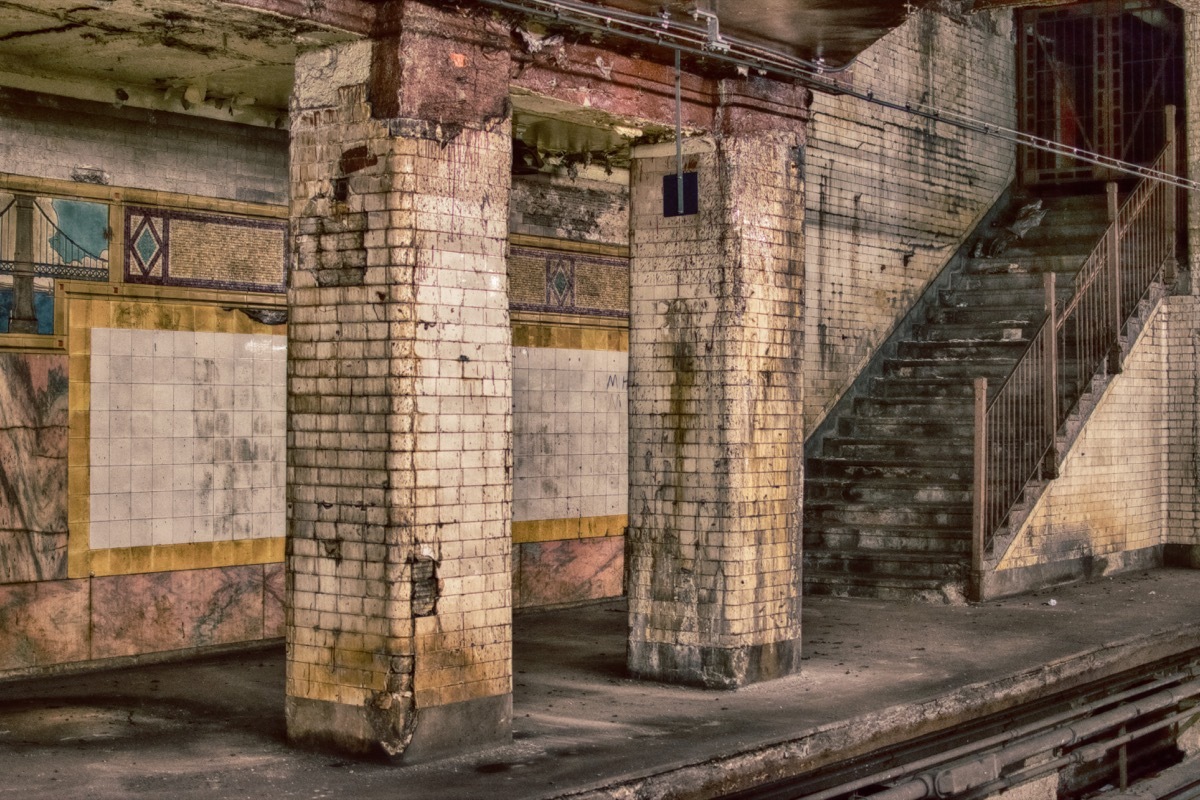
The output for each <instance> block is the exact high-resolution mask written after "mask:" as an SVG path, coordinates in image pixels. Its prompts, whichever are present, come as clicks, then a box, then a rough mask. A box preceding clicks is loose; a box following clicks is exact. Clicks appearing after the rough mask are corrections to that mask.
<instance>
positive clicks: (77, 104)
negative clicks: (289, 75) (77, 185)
mask: <svg viewBox="0 0 1200 800" xmlns="http://www.w3.org/2000/svg"><path fill="white" fill-rule="evenodd" d="M0 165H3V167H2V168H3V169H4V170H5V171H11V172H19V173H21V174H23V175H33V176H37V177H40V178H57V179H60V180H79V179H80V176H81V175H86V174H88V173H86V170H88V169H96V170H99V171H100V172H101V173H103V175H104V177H105V182H107V183H108V184H109V185H112V186H128V187H136V188H139V189H152V190H158V191H171V192H180V193H186V194H196V195H203V196H206V197H219V198H223V199H227V200H245V201H250V202H259V203H284V202H286V201H287V180H286V176H287V131H282V130H275V129H272V128H260V127H253V126H249V125H237V124H234V123H222V122H217V121H214V120H208V119H201V118H198V117H188V116H184V115H180V114H170V113H167V112H163V111H146V110H143V109H136V108H120V109H118V108H114V107H113V106H112V105H106V104H103V103H93V102H87V101H83V100H73V99H68V98H65V97H53V96H48V95H38V94H34V93H31V92H23V91H18V90H15V89H0ZM81 170H85V172H81Z"/></svg>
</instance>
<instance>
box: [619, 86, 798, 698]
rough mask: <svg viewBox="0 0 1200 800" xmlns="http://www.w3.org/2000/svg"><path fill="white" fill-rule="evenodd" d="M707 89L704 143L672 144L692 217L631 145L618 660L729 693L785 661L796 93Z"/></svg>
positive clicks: (792, 532)
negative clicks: (622, 604)
mask: <svg viewBox="0 0 1200 800" xmlns="http://www.w3.org/2000/svg"><path fill="white" fill-rule="evenodd" d="M719 92H720V96H721V103H720V108H719V113H718V115H717V117H718V120H719V123H718V132H717V135H715V136H714V137H711V138H702V139H697V140H690V141H688V142H687V143H686V147H685V153H686V156H685V159H684V161H685V164H684V168H685V171H692V170H694V171H697V172H698V173H699V176H698V180H699V213H698V214H696V215H694V216H679V217H670V218H666V217H664V216H663V199H662V192H663V180H662V179H663V176H664V175H667V174H673V173H674V172H675V168H676V160H675V153H674V145H657V146H649V147H644V148H640V149H637V150H635V152H634V162H633V174H632V178H631V183H632V187H631V188H632V200H631V222H630V229H631V249H632V264H631V289H630V358H629V401H630V420H629V484H630V486H629V541H628V552H629V565H628V580H629V583H628V592H629V618H630V640H629V651H628V652H629V655H628V659H629V668H630V669H631V670H632V671H633V672H634V673H636V674H638V675H641V676H645V677H649V678H655V679H660V680H666V681H672V682H681V683H689V684H699V685H702V686H708V687H719V688H733V687H737V686H741V685H743V684H746V683H750V682H754V681H759V680H764V679H769V678H774V677H779V676H783V675H786V674H789V673H793V672H795V671H797V670H798V669H799V666H800V594H801V574H800V566H801V546H800V542H801V538H800V533H801V531H800V525H801V516H800V507H801V497H802V486H803V474H802V471H803V449H804V431H803V423H802V414H801V412H802V411H803V397H802V379H801V367H802V364H801V361H800V359H801V354H802V347H801V335H802V331H803V319H802V309H803V305H802V289H803V286H802V283H803V256H804V253H803V240H802V223H803V216H804V194H803V189H804V186H803V173H802V166H803V165H802V158H803V152H802V144H803V141H804V128H803V115H804V113H805V109H806V108H807V105H808V98H807V97H805V93H803V92H802V91H799V90H796V89H793V88H791V87H781V86H770V85H767V84H765V83H762V82H758V83H755V84H751V83H750V82H733V83H724V84H721V85H720V86H719ZM672 185H673V182H672Z"/></svg>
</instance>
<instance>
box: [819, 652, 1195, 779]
mask: <svg viewBox="0 0 1200 800" xmlns="http://www.w3.org/2000/svg"><path fill="white" fill-rule="evenodd" d="M1195 676H1196V672H1195V670H1190V669H1189V670H1184V671H1181V672H1176V673H1174V674H1172V675H1169V676H1167V677H1165V678H1159V679H1158V680H1155V681H1151V682H1150V683H1146V684H1142V685H1140V686H1137V687H1135V688H1132V689H1126V690H1124V691H1122V692H1117V693H1115V694H1111V695H1107V696H1106V697H1104V698H1102V699H1100V700H1093V701H1092V702H1090V703H1086V704H1083V705H1080V706H1077V707H1075V708H1072V709H1071V710H1069V711H1061V712H1059V713H1057V714H1052V715H1051V716H1049V717H1046V718H1044V719H1040V720H1038V721H1037V722H1031V723H1028V724H1026V725H1022V726H1021V727H1019V728H1013V729H1012V730H1009V731H1004V732H1003V733H998V734H995V735H994V736H989V737H987V738H986V739H980V740H979V741H976V742H971V743H970V744H965V745H960V746H959V747H956V748H954V749H952V750H947V751H946V752H943V753H939V754H938V755H936V756H928V757H926V758H922V759H919V760H917V761H911V762H909V763H907V764H903V765H901V766H899V767H892V768H891V769H887V770H883V771H881V772H875V773H872V774H870V775H867V776H864V777H862V778H856V779H854V780H853V781H847V782H846V783H842V784H838V785H837V786H834V787H831V788H829V789H824V790H822V791H820V792H816V793H814V794H806V795H805V796H804V798H805V800H830V798H833V797H837V796H839V795H843V794H849V793H850V792H853V791H855V790H857V789H861V788H862V787H864V786H871V785H873V784H877V783H886V782H887V781H890V780H893V779H895V778H899V777H901V776H904V775H907V774H909V773H912V772H917V771H919V770H924V769H927V768H929V767H931V766H935V765H937V764H945V763H946V762H948V761H951V760H953V759H956V758H959V757H961V756H967V755H971V754H972V753H978V752H979V751H981V750H986V749H987V748H989V747H995V746H997V745H1002V744H1005V743H1007V742H1011V741H1013V740H1014V739H1019V738H1021V737H1024V736H1028V735H1030V734H1032V733H1035V732H1037V731H1040V730H1044V729H1045V728H1048V727H1051V726H1054V725H1057V724H1059V723H1061V722H1065V721H1066V720H1069V719H1076V718H1078V717H1080V716H1083V715H1087V714H1091V713H1092V712H1093V711H1094V710H1095V709H1097V708H1101V707H1103V706H1108V705H1112V704H1113V703H1120V702H1123V701H1125V700H1127V699H1129V698H1131V697H1137V696H1139V695H1145V694H1146V693H1147V692H1154V691H1157V690H1159V689H1163V688H1165V687H1168V686H1173V685H1176V684H1178V683H1180V682H1181V681H1186V680H1190V679H1192V678H1194V677H1195Z"/></svg>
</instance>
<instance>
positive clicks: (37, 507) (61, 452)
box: [0, 353, 67, 583]
mask: <svg viewBox="0 0 1200 800" xmlns="http://www.w3.org/2000/svg"><path fill="white" fill-rule="evenodd" d="M0 487H3V492H2V493H0V498H2V500H0V583H20V582H25V581H43V580H56V579H60V578H65V577H66V576H67V572H66V552H67V357H66V356H52V355H20V354H14V353H0Z"/></svg>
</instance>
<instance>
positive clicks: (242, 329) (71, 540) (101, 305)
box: [61, 281, 286, 578]
mask: <svg viewBox="0 0 1200 800" xmlns="http://www.w3.org/2000/svg"><path fill="white" fill-rule="evenodd" d="M158 288H159V287H129V286H121V285H117V284H92V283H88V282H68V281H64V282H62V294H61V297H62V298H63V299H64V300H65V302H64V303H63V308H62V312H63V324H64V327H65V328H66V330H67V333H68V338H67V341H68V345H69V348H68V354H69V355H68V359H67V369H68V372H67V374H68V379H67V407H68V418H67V419H68V433H67V530H68V535H67V577H69V578H86V577H89V576H93V575H126V574H132V573H137V572H160V571H164V570H181V569H201V568H206V567H227V566H238V565H244V564H262V563H268V562H273V561H282V560H283V541H284V540H283V539H282V538H280V537H272V538H263V539H245V540H232V541H219V542H195V543H190V544H172V545H153V546H149V547H123V548H112V549H106V550H92V549H91V540H90V534H91V531H90V530H89V528H90V518H91V509H90V504H91V476H90V469H91V456H90V447H91V380H90V377H91V376H90V374H89V373H90V370H91V352H92V329H93V328H129V329H133V330H185V331H188V330H190V331H199V332H214V333H248V334H266V335H273V336H282V335H284V334H285V332H286V327H285V326H282V325H277V326H271V325H263V324H262V323H259V322H255V321H254V320H252V319H250V318H249V317H247V316H246V315H245V314H241V313H239V312H238V311H237V308H236V306H237V305H238V304H237V303H236V302H233V303H231V302H230V301H229V296H228V295H226V296H225V297H224V298H214V297H210V295H212V294H215V293H212V292H207V291H197V290H179V289H174V288H172V290H171V292H170V293H169V296H168V297H165V298H164V297H163V296H162V295H163V293H162V292H160V291H156V290H157V289H158ZM192 297H195V299H190V298H192ZM217 305H220V306H222V307H220V308H217V307H214V306H217ZM258 305H264V304H261V303H260V304H258ZM272 305H275V304H272ZM122 309H123V313H119V312H122ZM163 323H170V324H171V325H172V326H173V327H163Z"/></svg>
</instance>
